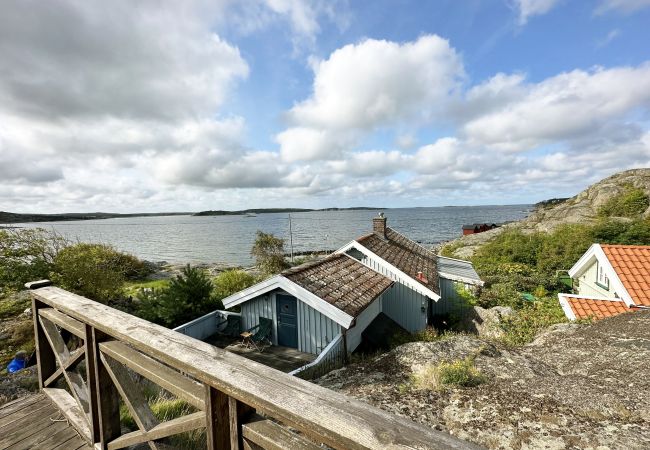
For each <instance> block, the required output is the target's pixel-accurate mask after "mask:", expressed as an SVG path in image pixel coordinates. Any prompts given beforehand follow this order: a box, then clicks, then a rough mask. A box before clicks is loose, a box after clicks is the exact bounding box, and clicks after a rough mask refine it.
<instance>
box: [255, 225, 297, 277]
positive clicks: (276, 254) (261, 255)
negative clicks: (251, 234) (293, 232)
mask: <svg viewBox="0 0 650 450" xmlns="http://www.w3.org/2000/svg"><path fill="white" fill-rule="evenodd" d="M251 255H252V256H253V257H254V258H255V265H256V266H257V268H258V269H259V270H260V272H262V273H263V274H264V275H275V274H276V273H279V272H282V271H283V270H284V269H286V268H287V267H289V264H288V263H287V261H286V259H284V239H280V238H278V237H275V236H274V235H273V234H271V233H264V232H263V231H259V230H258V231H257V237H256V238H255V243H254V244H253V248H251Z"/></svg>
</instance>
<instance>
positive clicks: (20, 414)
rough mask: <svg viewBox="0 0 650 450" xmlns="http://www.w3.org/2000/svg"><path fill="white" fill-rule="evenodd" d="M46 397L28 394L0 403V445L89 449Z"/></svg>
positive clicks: (15, 448) (23, 448)
mask: <svg viewBox="0 0 650 450" xmlns="http://www.w3.org/2000/svg"><path fill="white" fill-rule="evenodd" d="M61 418H62V415H61V413H60V412H59V410H58V409H56V407H55V406H54V405H53V404H52V402H51V401H50V399H49V398H47V397H46V396H44V395H42V394H36V395H32V396H29V397H26V398H23V399H19V400H16V401H13V402H10V403H7V404H5V405H2V406H0V448H2V449H8V450H9V449H11V450H26V449H32V448H34V449H35V448H38V449H43V450H48V449H55V448H61V449H76V448H84V449H91V447H90V446H88V444H86V442H85V441H84V440H83V439H82V438H81V437H80V436H79V434H77V432H76V431H75V430H74V428H72V427H71V426H70V424H68V422H67V421H65V420H61Z"/></svg>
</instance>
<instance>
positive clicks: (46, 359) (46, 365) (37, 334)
mask: <svg viewBox="0 0 650 450" xmlns="http://www.w3.org/2000/svg"><path fill="white" fill-rule="evenodd" d="M49 284H50V282H49V281H47V280H43V281H37V282H33V283H27V284H25V287H26V288H27V289H37V288H39V287H44V286H48V285H49ZM47 307H48V306H47V305H45V304H44V303H41V302H39V301H38V300H36V299H35V298H34V297H32V318H33V320H34V344H35V345H34V351H35V353H36V367H37V369H38V386H39V388H40V389H43V388H44V387H45V380H47V379H48V378H49V377H50V376H52V375H53V374H54V372H56V358H55V357H54V350H52V347H50V345H49V343H48V342H47V337H46V336H45V331H44V330H43V326H42V325H41V323H40V321H39V320H38V315H39V310H40V309H41V308H47Z"/></svg>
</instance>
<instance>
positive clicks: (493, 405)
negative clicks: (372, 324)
mask: <svg viewBox="0 0 650 450" xmlns="http://www.w3.org/2000/svg"><path fill="white" fill-rule="evenodd" d="M467 356H473V357H474V361H475V365H476V367H477V368H478V369H479V370H480V371H481V372H482V373H484V374H485V375H486V376H487V378H488V381H487V382H486V383H485V384H482V385H480V386H477V387H474V388H448V389H446V390H441V391H424V390H418V389H416V388H415V387H414V385H413V383H412V382H411V376H412V374H413V372H414V371H416V370H418V369H419V368H421V367H422V366H423V365H424V364H428V363H432V364H436V363H438V362H440V361H443V360H445V361H452V360H457V359H463V358H465V357H467ZM649 360H650V311H647V312H646V311H643V312H636V313H628V314H621V315H619V316H616V317H611V318H608V319H604V320H601V321H599V322H596V323H594V324H591V325H580V324H561V325H556V326H553V327H550V328H549V329H548V330H547V331H546V332H544V333H542V334H540V335H539V336H538V337H537V339H536V340H535V341H534V342H532V343H531V344H528V345H526V346H524V347H521V348H517V349H509V348H505V347H502V346H500V345H498V344H494V343H489V342H485V341H483V340H481V339H479V338H477V337H475V336H469V335H457V336H452V337H447V338H445V339H442V340H439V341H435V342H416V343H409V344H405V345H402V346H400V347H397V348H395V349H394V350H392V351H391V352H388V353H385V354H383V355H381V356H379V357H376V358H369V359H365V360H361V361H359V362H357V363H355V364H350V365H349V366H347V367H345V368H343V369H340V370H337V371H335V372H332V373H330V374H328V375H326V376H324V377H322V378H320V379H318V380H316V382H317V383H318V384H321V385H323V386H327V387H329V388H331V389H335V390H338V391H342V392H343V393H345V394H347V395H351V396H353V397H357V398H359V399H362V400H365V401H367V402H369V403H371V404H373V405H375V406H378V407H380V408H382V409H385V410H387V411H390V412H393V413H395V414H398V415H401V416H406V417H409V418H411V419H412V420H415V421H416V422H419V423H422V424H426V425H428V426H431V427H433V428H435V429H438V430H444V431H447V432H449V433H451V434H453V435H455V436H458V437H460V438H463V439H467V440H470V441H473V442H476V443H478V444H481V445H484V446H486V447H488V448H491V449H510V448H518V449H524V448H525V449H548V448H555V449H596V448H611V449H645V448H650V364H648V361H649Z"/></svg>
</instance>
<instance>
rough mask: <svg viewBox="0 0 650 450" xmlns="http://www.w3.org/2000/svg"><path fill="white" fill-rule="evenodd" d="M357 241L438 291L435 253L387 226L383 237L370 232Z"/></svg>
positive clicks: (437, 292)
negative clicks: (421, 277)
mask: <svg viewBox="0 0 650 450" xmlns="http://www.w3.org/2000/svg"><path fill="white" fill-rule="evenodd" d="M357 242H358V243H360V244H361V245H363V246H364V247H365V248H367V249H368V250H370V251H371V252H373V253H374V254H376V255H377V256H379V257H380V258H382V259H383V260H384V261H386V262H388V263H390V264H392V265H393V266H395V267H397V268H398V269H399V270H401V271H402V272H404V273H405V274H407V275H408V276H409V277H411V278H413V279H414V280H417V281H418V283H420V284H422V285H423V286H426V287H427V288H429V289H430V290H432V291H433V292H435V293H436V294H439V293H440V291H439V289H438V269H437V267H436V255H435V254H434V253H433V252H431V251H429V250H427V249H425V248H424V247H422V246H421V245H419V244H417V243H416V242H413V241H412V240H410V239H409V238H407V237H405V236H402V235H401V234H399V233H398V232H396V231H394V230H393V229H391V228H388V227H387V228H386V238H385V239H384V238H383V237H381V236H379V235H378V234H376V233H372V234H368V235H366V236H362V237H360V238H358V239H357ZM418 272H422V275H423V279H418Z"/></svg>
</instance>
